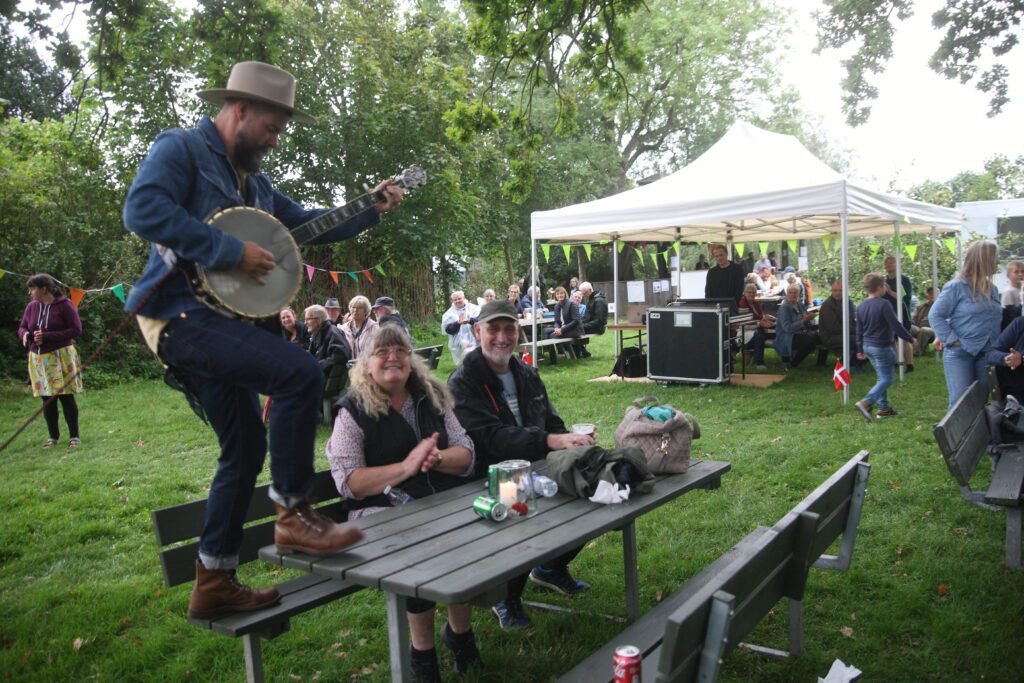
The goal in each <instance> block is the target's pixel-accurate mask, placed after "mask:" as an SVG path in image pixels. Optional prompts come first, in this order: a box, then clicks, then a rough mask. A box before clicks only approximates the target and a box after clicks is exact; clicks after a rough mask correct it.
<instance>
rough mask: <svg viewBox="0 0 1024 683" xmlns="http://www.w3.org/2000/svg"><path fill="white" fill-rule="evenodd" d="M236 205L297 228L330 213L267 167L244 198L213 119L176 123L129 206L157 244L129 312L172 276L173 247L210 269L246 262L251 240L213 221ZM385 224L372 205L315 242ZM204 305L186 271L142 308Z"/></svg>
mask: <svg viewBox="0 0 1024 683" xmlns="http://www.w3.org/2000/svg"><path fill="white" fill-rule="evenodd" d="M233 206H250V207H254V208H257V209H261V210H263V211H266V212H267V213H270V214H272V215H274V216H275V217H276V218H277V219H278V220H280V221H281V222H282V223H284V225H285V226H286V227H289V228H294V227H296V226H299V225H302V224H303V223H305V222H307V221H309V220H312V219H313V218H316V217H317V216H319V215H320V214H322V213H324V212H325V211H326V210H327V209H311V210H307V209H304V208H302V206H300V205H299V204H297V203H296V202H294V201H293V200H292V199H290V198H289V197H287V196H285V195H283V194H281V193H280V192H278V191H277V190H275V189H274V187H273V186H272V185H271V184H270V179H269V178H267V176H266V175H264V174H263V173H259V172H257V173H251V174H249V175H248V177H247V178H246V186H245V197H244V198H243V197H242V195H241V193H239V191H238V176H237V174H236V173H235V169H234V167H233V166H232V164H231V162H230V161H229V160H228V157H227V152H226V150H225V148H224V141H223V140H222V139H221V136H220V133H219V132H218V131H217V128H216V127H215V126H214V125H213V121H211V120H210V119H208V118H204V119H202V120H201V121H200V122H199V125H198V126H197V127H196V128H191V129H188V130H185V129H181V128H175V129H172V130H167V131H164V132H163V133H161V134H160V135H158V136H157V138H156V140H155V141H154V142H153V146H152V147H150V150H149V154H148V155H147V156H146V159H145V160H144V161H143V162H142V165H141V166H140V167H139V173H138V175H137V176H136V177H135V180H134V181H133V182H132V185H131V188H129V190H128V197H127V199H126V200H125V205H124V224H125V227H126V228H127V229H128V230H130V231H131V232H134V233H135V234H137V235H138V236H139V237H141V238H143V239H144V240H146V241H148V242H151V243H152V247H151V249H150V253H149V261H148V262H147V263H146V268H145V270H144V271H143V273H142V277H141V278H139V281H138V282H137V283H136V284H135V287H134V288H133V289H132V291H131V294H129V296H128V299H127V301H126V302H125V310H127V311H134V310H135V309H136V307H137V306H138V305H139V304H140V303H141V302H142V301H143V300H144V299H145V297H146V296H147V295H148V294H149V293H150V290H151V289H152V288H153V286H154V285H155V284H156V283H157V282H158V281H159V280H160V279H161V278H162V277H163V276H164V275H165V274H166V273H167V271H168V268H169V266H168V265H167V263H166V262H165V260H164V258H165V255H166V251H167V250H168V249H170V250H171V251H173V252H174V254H175V255H176V257H177V258H178V259H181V260H186V261H194V262H196V263H199V264H201V265H202V266H203V267H204V268H207V269H210V270H226V269H231V268H234V267H235V266H237V265H238V264H239V262H240V261H241V259H242V248H243V242H242V241H241V240H240V239H238V238H236V237H233V236H231V235H228V234H226V233H224V232H222V231H220V230H218V229H217V228H214V227H212V226H210V225H208V224H207V223H206V220H207V219H209V217H210V216H212V215H213V214H215V213H217V212H218V211H220V210H222V209H226V208H229V207H233ZM379 221H380V217H379V216H378V214H377V211H376V210H375V209H373V208H369V209H367V210H366V211H363V212H361V213H359V214H358V215H356V216H353V217H352V218H351V219H349V220H347V221H345V223H343V224H342V225H340V226H338V227H337V228H335V229H333V230H331V231H329V232H327V233H325V234H323V235H320V236H319V237H318V238H317V239H315V240H313V241H312V242H311V244H325V243H328V242H336V241H338V240H343V239H348V238H350V237H355V236H356V235H358V234H359V233H361V232H363V231H364V230H366V229H367V228H370V227H372V226H373V225H376V224H377V223H378V222H379ZM202 306H203V304H202V303H201V302H200V301H199V300H198V299H196V297H195V296H194V295H193V293H192V291H191V289H190V288H189V285H188V279H187V277H186V276H185V274H184V273H181V272H179V273H177V274H175V275H172V276H171V277H170V279H169V280H168V281H167V282H165V283H164V284H163V285H162V286H161V288H160V290H159V291H157V292H155V293H154V294H153V296H152V298H150V299H149V301H147V302H146V304H145V306H143V307H142V308H141V309H140V310H139V311H138V312H139V313H141V314H142V315H144V316H147V317H150V318H157V319H169V318H173V317H174V316H176V315H178V314H179V313H182V312H184V311H189V310H193V309H196V308H200V307H202Z"/></svg>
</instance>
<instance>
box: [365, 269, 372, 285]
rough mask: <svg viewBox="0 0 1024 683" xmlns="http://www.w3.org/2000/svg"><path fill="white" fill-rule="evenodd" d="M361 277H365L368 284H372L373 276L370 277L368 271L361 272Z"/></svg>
mask: <svg viewBox="0 0 1024 683" xmlns="http://www.w3.org/2000/svg"><path fill="white" fill-rule="evenodd" d="M363 277H365V278H366V279H367V280H369V281H370V282H373V275H370V271H368V270H364V271H363Z"/></svg>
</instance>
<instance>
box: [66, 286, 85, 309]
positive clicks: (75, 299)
mask: <svg viewBox="0 0 1024 683" xmlns="http://www.w3.org/2000/svg"><path fill="white" fill-rule="evenodd" d="M68 293H69V294H70V295H71V305H72V306H74V307H75V308H78V304H80V303H81V302H82V297H83V296H85V290H84V289H76V288H75V287H68Z"/></svg>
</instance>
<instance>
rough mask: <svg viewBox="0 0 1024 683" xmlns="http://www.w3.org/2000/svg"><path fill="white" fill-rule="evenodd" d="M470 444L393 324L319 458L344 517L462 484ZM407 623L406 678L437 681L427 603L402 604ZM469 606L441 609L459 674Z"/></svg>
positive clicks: (360, 373)
mask: <svg viewBox="0 0 1024 683" xmlns="http://www.w3.org/2000/svg"><path fill="white" fill-rule="evenodd" d="M473 452H474V448H473V441H472V440H471V439H470V438H469V436H467V434H466V431H465V430H464V429H463V428H462V425H460V424H459V421H458V420H457V419H456V418H455V414H454V413H453V412H452V398H451V394H449V393H448V389H447V387H446V386H445V385H444V384H443V383H441V381H440V380H438V379H437V378H435V377H434V376H432V375H431V373H430V370H429V369H428V368H427V366H426V363H425V362H424V361H423V359H422V358H419V357H418V356H417V355H416V354H414V353H413V352H412V343H411V342H410V340H409V337H408V336H406V334H405V332H404V331H403V330H402V328H401V327H400V326H399V325H384V326H382V327H381V328H380V329H379V330H378V331H377V333H376V334H375V335H374V337H373V341H372V342H371V344H370V346H368V347H367V350H366V353H364V354H363V355H362V356H360V357H359V360H358V361H357V362H356V364H355V366H354V367H353V368H352V389H351V391H350V392H349V394H348V395H347V396H346V397H345V398H343V399H342V400H341V401H340V410H339V411H338V417H337V419H336V420H335V423H334V431H333V432H332V434H331V438H330V441H328V443H327V459H328V461H329V462H330V464H331V474H332V475H333V477H334V482H335V484H336V486H337V487H338V492H339V493H341V495H342V496H343V497H344V498H345V505H346V507H347V508H349V510H351V512H350V513H349V518H350V519H352V518H359V517H364V516H367V515H371V514H374V513H376V512H379V511H381V510H384V509H387V508H388V507H391V506H392V503H391V501H390V500H389V498H388V496H387V495H385V494H384V490H385V489H386V488H389V487H395V488H400V489H401V491H403V492H405V493H407V494H409V495H410V496H411V497H413V498H426V497H427V496H430V495H432V494H434V493H438V492H440V491H446V490H448V489H450V488H454V487H456V486H459V485H460V484H463V483H465V482H466V481H467V480H468V478H469V477H470V476H472V475H473V473H474V458H473ZM406 609H407V614H406V616H407V618H408V620H409V631H410V634H409V635H410V638H409V639H410V640H411V641H412V642H411V647H412V651H411V655H412V671H413V677H414V679H415V680H418V681H440V680H441V675H440V669H439V666H438V661H437V650H436V649H435V647H434V642H435V641H434V610H435V604H434V603H433V602H430V601H428V600H423V599H421V598H409V599H408V601H407V607H406ZM471 615H472V607H471V606H470V605H468V604H455V605H448V621H447V623H446V624H445V625H444V626H443V627H442V628H441V642H443V643H444V644H445V645H446V646H448V648H449V649H451V651H452V653H453V654H454V656H455V667H456V669H457V670H458V672H459V673H460V674H465V673H467V671H468V669H469V667H470V666H472V665H475V664H478V663H479V662H480V653H479V651H478V650H477V648H476V639H475V637H474V636H473V630H472V627H471V623H470V617H471Z"/></svg>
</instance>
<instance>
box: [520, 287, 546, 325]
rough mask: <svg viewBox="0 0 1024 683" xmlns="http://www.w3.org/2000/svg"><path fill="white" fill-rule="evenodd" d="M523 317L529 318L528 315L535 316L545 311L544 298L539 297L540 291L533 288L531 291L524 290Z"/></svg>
mask: <svg viewBox="0 0 1024 683" xmlns="http://www.w3.org/2000/svg"><path fill="white" fill-rule="evenodd" d="M522 310H523V317H524V318H525V317H529V316H530V315H537V314H539V313H543V312H544V311H545V310H547V307H546V306H545V305H544V297H543V296H541V293H540V290H539V289H537V288H536V287H534V288H533V289H528V290H526V294H524V295H523V308H522Z"/></svg>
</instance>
